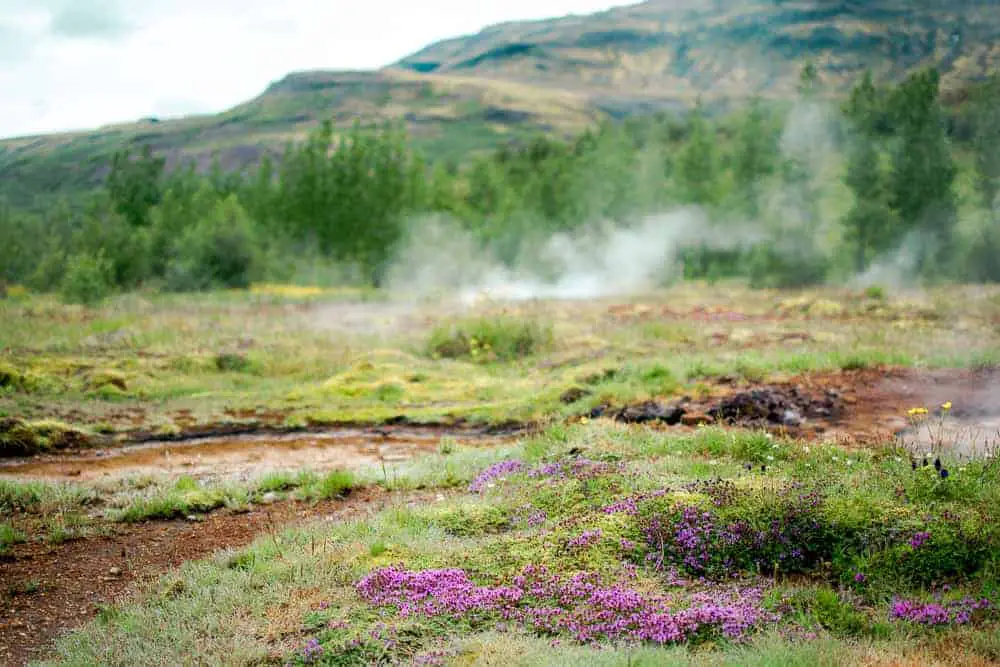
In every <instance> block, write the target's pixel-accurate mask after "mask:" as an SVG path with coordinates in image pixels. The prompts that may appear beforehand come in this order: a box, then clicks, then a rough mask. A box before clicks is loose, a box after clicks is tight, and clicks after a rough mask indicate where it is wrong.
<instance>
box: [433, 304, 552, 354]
mask: <svg viewBox="0 0 1000 667" xmlns="http://www.w3.org/2000/svg"><path fill="white" fill-rule="evenodd" d="M552 339H553V336H552V327H551V325H548V324H543V323H541V322H538V321H536V320H532V319H521V318H517V317H511V316H507V315H504V316H500V317H492V318H488V317H483V318H479V319H475V320H468V321H465V322H459V323H457V324H451V325H445V326H439V327H437V328H435V329H434V331H433V332H432V333H431V336H430V340H429V341H428V344H427V349H428V353H429V354H430V355H431V356H433V357H435V358H441V357H444V358H446V359H463V358H468V359H472V360H474V361H479V362H490V361H514V360H516V359H521V358H523V357H527V356H531V355H532V354H536V353H538V352H540V351H542V350H544V349H546V348H548V347H549V346H551V344H552Z"/></svg>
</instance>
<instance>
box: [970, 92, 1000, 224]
mask: <svg viewBox="0 0 1000 667" xmlns="http://www.w3.org/2000/svg"><path fill="white" fill-rule="evenodd" d="M972 124H973V137H972V149H973V152H974V153H975V158H976V187H977V189H978V190H979V194H980V196H981V197H982V201H983V206H984V207H985V208H986V210H987V211H989V212H990V216H991V218H992V219H993V220H996V214H995V211H996V206H997V195H998V194H1000V74H994V75H993V76H992V77H991V78H990V80H989V81H988V82H987V83H985V84H983V85H982V86H980V87H979V88H978V89H977V90H976V91H975V93H974V94H973V99H972Z"/></svg>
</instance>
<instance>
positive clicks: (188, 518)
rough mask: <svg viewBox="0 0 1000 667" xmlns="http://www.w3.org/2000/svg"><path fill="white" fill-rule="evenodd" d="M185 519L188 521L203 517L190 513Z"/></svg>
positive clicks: (198, 519)
mask: <svg viewBox="0 0 1000 667" xmlns="http://www.w3.org/2000/svg"><path fill="white" fill-rule="evenodd" d="M184 519H185V520H187V521H201V519H200V518H199V517H196V516H195V515H194V514H188V515H187V516H186V517H184Z"/></svg>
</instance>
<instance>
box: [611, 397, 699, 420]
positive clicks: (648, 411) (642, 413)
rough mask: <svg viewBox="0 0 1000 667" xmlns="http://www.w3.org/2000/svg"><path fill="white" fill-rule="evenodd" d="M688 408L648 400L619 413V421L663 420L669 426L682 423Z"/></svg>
mask: <svg viewBox="0 0 1000 667" xmlns="http://www.w3.org/2000/svg"><path fill="white" fill-rule="evenodd" d="M685 412H686V410H685V409H684V408H682V407H680V406H679V405H672V406H671V405H663V404H662V403H657V402H656V401H646V402H645V403H641V404H639V405H632V406H629V407H627V408H625V409H624V410H622V411H621V412H619V413H618V421H620V422H625V423H626V424H645V423H648V422H663V423H665V424H667V425H668V426H675V425H677V424H680V423H681V418H682V417H683V416H684V414H685Z"/></svg>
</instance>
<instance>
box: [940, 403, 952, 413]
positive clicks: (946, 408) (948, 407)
mask: <svg viewBox="0 0 1000 667" xmlns="http://www.w3.org/2000/svg"><path fill="white" fill-rule="evenodd" d="M941 409H942V410H944V411H945V412H948V411H949V410H951V401H948V402H946V403H942V404H941Z"/></svg>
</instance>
